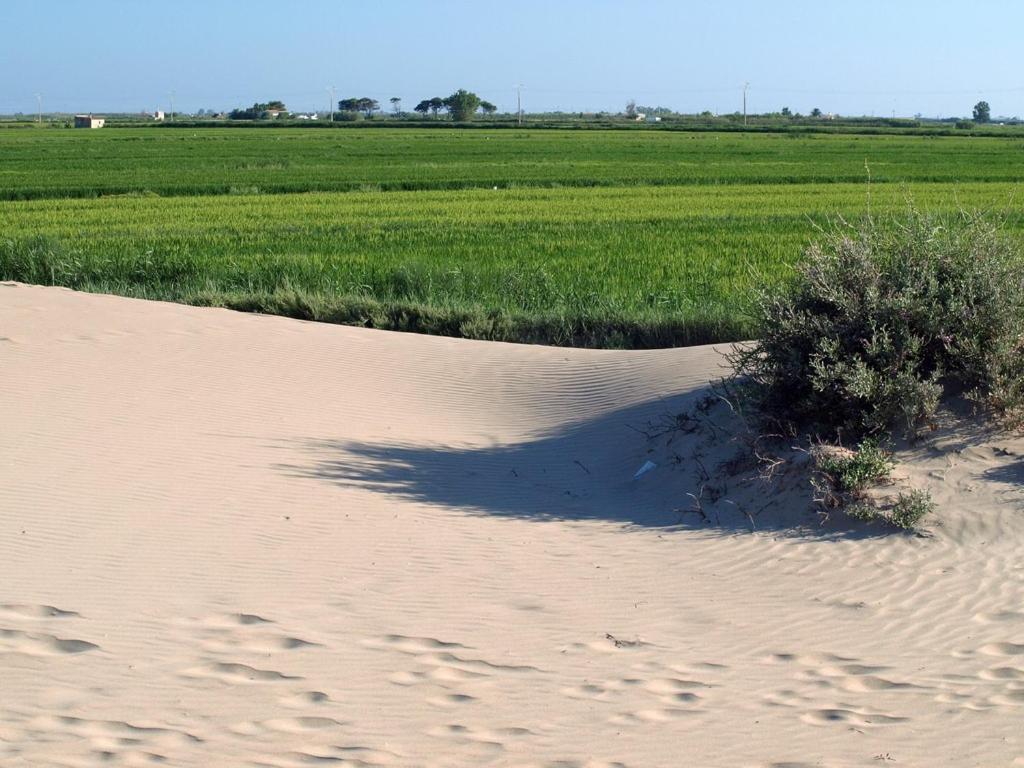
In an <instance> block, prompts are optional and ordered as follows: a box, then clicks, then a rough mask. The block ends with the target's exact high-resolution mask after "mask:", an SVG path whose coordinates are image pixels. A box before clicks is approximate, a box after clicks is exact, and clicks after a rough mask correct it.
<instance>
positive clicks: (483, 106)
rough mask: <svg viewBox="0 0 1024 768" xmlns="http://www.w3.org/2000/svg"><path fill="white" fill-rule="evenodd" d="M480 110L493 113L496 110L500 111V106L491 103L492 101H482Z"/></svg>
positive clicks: (487, 113)
mask: <svg viewBox="0 0 1024 768" xmlns="http://www.w3.org/2000/svg"><path fill="white" fill-rule="evenodd" d="M480 111H481V112H483V113H484V114H485V115H493V114H494V113H495V112H497V111H498V108H497V107H496V106H494V105H493V104H491V102H489V101H481V102H480Z"/></svg>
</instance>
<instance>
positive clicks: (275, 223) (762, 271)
mask: <svg viewBox="0 0 1024 768" xmlns="http://www.w3.org/2000/svg"><path fill="white" fill-rule="evenodd" d="M1014 190H1015V187H1014V185H1009V184H995V183H989V184H977V183H975V184H966V185H963V186H960V187H958V188H957V194H956V196H955V198H954V196H953V195H952V194H951V189H950V187H948V186H947V185H942V184H918V185H913V186H911V187H904V186H902V185H887V186H886V185H874V186H873V187H872V189H871V191H870V196H871V205H872V207H873V209H874V210H875V211H877V212H881V211H883V210H887V209H893V208H900V207H902V206H904V205H905V201H906V198H907V196H908V195H911V194H912V195H913V196H914V199H915V200H916V201H917V203H918V204H921V205H927V206H931V207H942V206H952V205H955V204H962V205H968V206H976V205H992V204H1001V205H1002V206H1003V207H1006V206H1008V205H1009V204H1010V202H1011V200H1012V197H1013V193H1014ZM867 206H868V189H867V187H866V185H864V184H853V185H845V184H830V185H727V186H718V187H700V186H683V187H650V186H648V187H629V188H610V189H605V188H593V189H515V190H497V191H495V190H464V191H451V192H438V191H424V192H387V193H385V192H353V193H319V194H296V195H250V196H220V197H178V198H146V197H127V198H108V199H97V200H34V201H22V202H5V203H0V232H3V233H5V235H4V238H3V239H0V278H2V279H7V280H12V279H13V280H19V281H23V282H31V283H44V284H57V285H64V286H69V287H73V288H78V289H83V290H91V291H103V292H111V293H118V294H125V295H131V296H140V297H148V298H157V299H168V300H173V301H182V302H187V303H196V304H218V305H224V306H232V307H238V308H244V309H254V310H259V311H265V312H272V313H276V314H287V315H291V316H295V317H303V318H308V319H323V320H330V321H334V322H346V323H354V324H359V325H367V326H372V327H384V328H402V329H406V330H418V331H422V332H428V333H443V334H446V335H458V336H469V337H476V338H491V339H503V340H508V341H534V342H544V343H554V344H563V345H586V346H629V347H650V346H666V345H673V344H693V343H705V342H712V341H725V340H735V339H739V338H749V336H750V334H751V333H753V332H754V329H753V327H752V326H751V325H750V321H749V319H748V318H747V316H746V314H745V306H744V303H745V299H746V297H748V296H749V295H750V294H751V292H752V289H753V288H754V287H755V286H756V285H759V284H761V283H764V282H771V281H776V280H779V279H781V278H782V277H783V276H785V275H786V274H787V273H788V268H789V265H790V264H791V263H792V262H793V261H794V259H795V258H796V257H797V255H798V254H799V252H800V250H801V248H802V247H803V246H804V245H805V244H806V243H807V242H808V240H809V239H810V237H811V236H812V235H813V232H814V225H815V224H816V223H824V222H825V221H826V218H827V217H829V216H832V215H836V214H839V213H841V214H845V215H847V216H849V217H851V218H853V217H856V216H859V215H861V214H863V213H864V212H865V211H866V209H867Z"/></svg>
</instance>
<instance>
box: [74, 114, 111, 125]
mask: <svg viewBox="0 0 1024 768" xmlns="http://www.w3.org/2000/svg"><path fill="white" fill-rule="evenodd" d="M106 124H107V121H106V120H104V119H103V118H102V117H93V116H92V115H75V128H102V127H103V126H104V125H106Z"/></svg>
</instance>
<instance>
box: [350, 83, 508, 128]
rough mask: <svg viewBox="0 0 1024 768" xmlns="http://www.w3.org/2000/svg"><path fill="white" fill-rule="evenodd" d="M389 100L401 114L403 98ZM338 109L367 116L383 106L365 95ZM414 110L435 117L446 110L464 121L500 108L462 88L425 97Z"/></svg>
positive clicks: (453, 116)
mask: <svg viewBox="0 0 1024 768" xmlns="http://www.w3.org/2000/svg"><path fill="white" fill-rule="evenodd" d="M388 101H389V102H390V103H391V108H392V109H393V110H394V112H395V115H398V116H400V115H401V114H402V100H401V98H399V97H398V96H392V97H391V98H390V99H388ZM338 109H339V110H340V111H341V112H342V113H346V114H363V115H365V116H366V117H373V114H374V112H379V111H380V109H381V106H380V102H378V101H377V100H376V99H371V98H369V97H367V96H363V97H361V98H351V99H342V100H341V101H339V102H338ZM413 111H414V112H419V113H420V114H422V115H424V116H425V115H427V114H428V113H431V114H433V115H434V117H437V116H438V114H439V113H440V112H442V111H445V112H447V113H448V114H450V115H451V116H452V119H453V120H456V121H458V122H464V121H466V120H471V119H472V118H473V115H475V114H476V113H477V111H480V112H483V113H484V114H487V115H493V114H494V113H495V112H497V111H498V108H497V107H496V106H494V105H493V104H492V103H491V102H489V101H486V100H484V99H481V98H480V97H479V96H477V95H476V94H475V93H473V92H472V91H467V90H466V89H465V88H460V89H459V90H457V91H456V92H455V93H453V94H452V95H451V96H448V97H446V98H443V99H442V98H441V97H440V96H435V97H433V98H432V99H423V101H421V102H420V103H419V104H417V105H416V106H415V107H413Z"/></svg>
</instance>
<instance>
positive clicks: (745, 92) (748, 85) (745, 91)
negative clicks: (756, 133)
mask: <svg viewBox="0 0 1024 768" xmlns="http://www.w3.org/2000/svg"><path fill="white" fill-rule="evenodd" d="M748 88H750V83H744V84H743V125H746V124H747V89H748Z"/></svg>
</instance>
